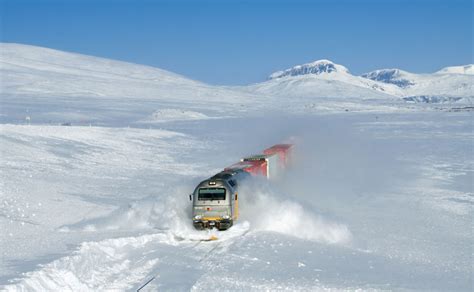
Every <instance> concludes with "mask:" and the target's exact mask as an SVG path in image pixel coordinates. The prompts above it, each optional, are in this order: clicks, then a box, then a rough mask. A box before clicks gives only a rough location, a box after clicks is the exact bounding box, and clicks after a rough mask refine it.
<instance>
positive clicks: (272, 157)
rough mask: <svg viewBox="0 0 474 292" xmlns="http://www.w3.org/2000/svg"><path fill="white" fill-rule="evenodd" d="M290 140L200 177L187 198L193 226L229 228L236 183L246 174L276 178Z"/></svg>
mask: <svg viewBox="0 0 474 292" xmlns="http://www.w3.org/2000/svg"><path fill="white" fill-rule="evenodd" d="M292 146H293V145H292V144H277V145H274V146H272V147H270V148H267V149H265V150H264V151H263V154H258V155H252V156H248V157H244V158H242V159H241V160H240V161H239V162H237V163H235V164H233V165H231V166H229V167H226V168H224V170H223V171H221V172H219V173H217V174H215V175H214V176H212V177H210V178H208V179H206V180H203V181H202V182H200V183H199V184H198V185H197V187H196V188H195V190H194V192H193V194H192V195H189V199H190V200H191V201H192V202H193V214H192V218H193V225H194V227H195V228H196V229H200V230H202V229H208V228H217V229H219V230H226V229H228V228H230V227H231V226H232V225H233V224H234V221H236V220H237V219H238V217H239V198H238V189H239V184H240V183H241V182H242V181H243V180H245V178H247V177H249V176H264V177H266V178H268V179H270V180H273V179H276V178H278V177H279V176H280V175H281V174H282V173H283V171H284V169H285V168H286V167H287V166H288V164H289V163H290V160H291V150H292Z"/></svg>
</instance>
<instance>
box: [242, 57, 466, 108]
mask: <svg viewBox="0 0 474 292" xmlns="http://www.w3.org/2000/svg"><path fill="white" fill-rule="evenodd" d="M472 72H473V69H472V65H466V66H456V67H447V68H444V69H442V70H440V71H438V72H436V73H433V74H414V73H410V72H406V71H403V70H400V69H382V70H375V71H372V72H369V73H366V74H363V75H361V76H355V75H352V74H351V73H350V72H349V70H348V69H347V68H346V67H344V66H342V65H338V64H335V63H333V62H331V61H329V60H319V61H315V62H312V63H307V64H303V65H298V66H294V67H292V68H289V69H286V70H282V71H277V72H275V73H273V74H271V75H270V77H269V80H268V81H266V82H262V83H257V84H254V85H251V86H249V87H248V88H249V90H250V91H255V92H258V93H260V94H267V95H274V96H287V97H356V98H403V99H404V100H406V101H411V102H424V103H443V102H470V99H471V98H472V97H473V96H474V93H473V87H472V86H473V81H474V79H473V78H474V76H472V74H473V73H472Z"/></svg>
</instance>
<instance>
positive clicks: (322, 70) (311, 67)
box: [269, 59, 349, 79]
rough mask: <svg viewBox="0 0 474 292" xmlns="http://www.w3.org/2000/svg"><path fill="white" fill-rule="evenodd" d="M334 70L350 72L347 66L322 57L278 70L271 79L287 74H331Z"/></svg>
mask: <svg viewBox="0 0 474 292" xmlns="http://www.w3.org/2000/svg"><path fill="white" fill-rule="evenodd" d="M333 72H334V73H337V72H340V73H349V70H347V68H346V67H344V66H342V65H338V64H335V63H334V62H332V61H329V60H326V59H322V60H318V61H314V62H311V63H306V64H302V65H297V66H294V67H292V68H289V69H286V70H282V71H277V72H275V73H273V74H271V75H270V77H269V79H278V78H282V77H287V76H300V75H308V74H314V75H320V74H330V73H333Z"/></svg>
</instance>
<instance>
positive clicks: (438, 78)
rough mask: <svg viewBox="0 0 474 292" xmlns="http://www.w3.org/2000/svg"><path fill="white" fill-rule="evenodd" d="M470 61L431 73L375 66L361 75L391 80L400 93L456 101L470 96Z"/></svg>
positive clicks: (414, 98) (411, 97)
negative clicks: (376, 68)
mask: <svg viewBox="0 0 474 292" xmlns="http://www.w3.org/2000/svg"><path fill="white" fill-rule="evenodd" d="M472 72H473V70H472V65H466V66H455V67H446V68H444V69H441V70H439V71H437V72H435V73H432V74H414V73H410V72H406V71H403V70H400V69H382V70H375V71H372V72H369V73H366V74H363V75H362V77H364V78H367V79H370V80H374V81H378V82H383V83H386V84H394V85H396V86H398V87H399V88H401V89H402V97H404V98H405V99H406V100H412V101H417V100H420V99H419V97H429V98H428V99H426V98H425V99H422V100H425V101H428V102H429V101H443V99H444V100H447V101H458V100H466V99H470V98H472V97H474V92H473V83H474V76H473V74H472Z"/></svg>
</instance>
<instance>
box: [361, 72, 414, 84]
mask: <svg viewBox="0 0 474 292" xmlns="http://www.w3.org/2000/svg"><path fill="white" fill-rule="evenodd" d="M409 74H410V73H408V72H406V71H403V70H400V69H396V68H393V69H380V70H375V71H372V72H369V73H365V74H362V75H361V76H362V77H364V78H367V79H371V80H374V81H380V82H384V83H391V84H395V85H396V86H398V87H401V88H406V87H409V86H412V85H414V83H413V82H412V81H410V80H409V79H408V78H406V76H407V75H409Z"/></svg>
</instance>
